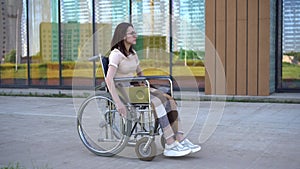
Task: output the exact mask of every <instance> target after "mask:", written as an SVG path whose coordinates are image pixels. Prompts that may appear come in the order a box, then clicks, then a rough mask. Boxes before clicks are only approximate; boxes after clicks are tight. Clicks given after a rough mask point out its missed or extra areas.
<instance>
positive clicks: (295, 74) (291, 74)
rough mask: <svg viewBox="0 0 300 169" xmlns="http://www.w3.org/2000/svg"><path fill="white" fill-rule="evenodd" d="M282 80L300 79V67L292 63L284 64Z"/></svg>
mask: <svg viewBox="0 0 300 169" xmlns="http://www.w3.org/2000/svg"><path fill="white" fill-rule="evenodd" d="M282 79H300V66H299V65H294V64H290V63H283V64H282Z"/></svg>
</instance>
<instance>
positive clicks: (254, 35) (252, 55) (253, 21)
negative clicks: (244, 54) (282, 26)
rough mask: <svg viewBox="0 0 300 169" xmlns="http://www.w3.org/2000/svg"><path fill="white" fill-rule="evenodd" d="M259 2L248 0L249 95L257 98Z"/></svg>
mask: <svg viewBox="0 0 300 169" xmlns="http://www.w3.org/2000/svg"><path fill="white" fill-rule="evenodd" d="M257 60H258V0H248V61H247V63H248V80H247V83H248V85H247V87H248V95H252V96H255V95H257V94H258V91H257V78H258V76H257V72H258V70H257V69H258V62H257Z"/></svg>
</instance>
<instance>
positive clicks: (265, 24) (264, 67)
mask: <svg viewBox="0 0 300 169" xmlns="http://www.w3.org/2000/svg"><path fill="white" fill-rule="evenodd" d="M258 64H259V65H258V66H259V67H258V71H259V75H258V95H262V96H266V95H269V94H270V87H269V84H270V81H269V80H270V77H269V76H270V73H269V72H270V0H259V60H258Z"/></svg>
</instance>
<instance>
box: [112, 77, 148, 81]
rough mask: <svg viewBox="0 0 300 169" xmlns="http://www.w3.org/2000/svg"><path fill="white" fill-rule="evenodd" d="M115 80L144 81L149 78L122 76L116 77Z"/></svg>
mask: <svg viewBox="0 0 300 169" xmlns="http://www.w3.org/2000/svg"><path fill="white" fill-rule="evenodd" d="M114 80H115V82H143V81H146V80H147V79H146V78H145V77H141V76H138V77H121V78H114Z"/></svg>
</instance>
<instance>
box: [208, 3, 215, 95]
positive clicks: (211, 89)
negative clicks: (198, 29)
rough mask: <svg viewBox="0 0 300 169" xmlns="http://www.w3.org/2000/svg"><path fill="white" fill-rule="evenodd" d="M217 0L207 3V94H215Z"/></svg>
mask: <svg viewBox="0 0 300 169" xmlns="http://www.w3.org/2000/svg"><path fill="white" fill-rule="evenodd" d="M215 10H216V9H215V0H210V1H206V5H205V26H206V29H205V34H206V39H205V94H215V79H216V77H215V74H216V72H215V22H216V21H215Z"/></svg>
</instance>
